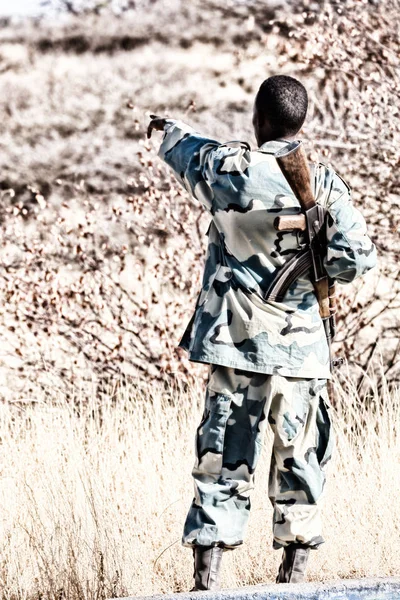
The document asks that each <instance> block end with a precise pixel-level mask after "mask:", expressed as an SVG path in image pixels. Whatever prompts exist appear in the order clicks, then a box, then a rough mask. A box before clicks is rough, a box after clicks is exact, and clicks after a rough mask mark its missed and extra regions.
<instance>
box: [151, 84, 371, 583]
mask: <svg viewBox="0 0 400 600" xmlns="http://www.w3.org/2000/svg"><path fill="white" fill-rule="evenodd" d="M307 105H308V98H307V92H306V90H305V88H304V86H303V85H302V84H301V83H300V82H299V81H297V80H296V79H294V78H292V77H288V76H283V75H279V76H275V77H270V78H269V79H267V80H265V81H264V82H263V83H262V85H261V87H260V89H259V91H258V93H257V96H256V98H255V103H254V113H253V126H254V132H255V137H256V140H257V144H258V148H257V149H255V150H251V148H250V146H249V145H248V144H247V143H246V142H229V143H225V144H221V143H219V142H217V141H215V140H212V139H209V138H207V137H204V136H203V135H200V134H198V133H196V132H195V130H194V129H192V127H190V126H189V125H186V124H185V123H183V122H181V121H176V120H174V119H168V118H167V119H163V118H159V117H153V118H152V120H151V122H150V124H149V128H148V137H150V136H151V133H152V130H153V129H156V130H161V131H164V137H163V141H162V143H161V147H160V150H159V156H160V157H161V158H162V159H164V161H165V162H166V163H167V164H168V165H169V166H170V167H171V168H172V169H173V171H174V173H175V175H176V177H177V178H178V180H179V181H180V183H181V184H182V185H183V186H184V187H185V188H186V190H187V191H188V192H190V193H191V194H192V195H193V196H194V197H195V198H196V199H197V200H198V201H199V202H201V203H202V205H203V206H204V208H205V209H206V210H207V211H208V212H209V214H210V217H211V222H210V226H209V229H208V232H207V235H208V249H207V255H206V262H205V269H204V277H203V283H202V289H201V292H200V294H199V297H198V299H197V303H196V307H195V311H194V314H193V317H192V319H191V320H190V323H189V325H188V327H187V329H186V331H185V333H184V335H183V337H182V339H181V341H180V344H179V346H180V347H181V348H184V349H185V350H187V351H188V353H189V357H190V359H191V360H193V361H198V362H203V363H208V364H209V377H208V383H207V389H206V396H205V406H204V412H203V416H202V419H201V422H200V424H199V426H198V428H197V434H196V461H195V465H194V468H193V472H192V475H193V478H194V489H195V495H194V499H193V502H192V504H191V507H190V510H189V512H188V515H187V518H186V522H185V525H184V531H183V538H182V543H183V545H184V546H187V547H191V548H192V549H193V555H194V564H195V573H194V577H195V583H194V587H193V590H217V589H219V579H220V565H221V558H222V553H223V551H226V550H228V549H233V548H236V547H237V546H239V545H240V544H242V543H243V539H244V535H245V530H246V525H247V521H248V518H249V511H250V492H251V490H252V488H253V487H254V471H255V468H256V465H257V460H258V457H259V455H260V451H261V447H262V439H263V433H264V430H265V427H266V424H267V422H268V423H269V425H270V427H271V428H272V430H273V434H274V441H273V448H272V457H271V465H270V477H269V498H270V500H271V502H272V505H273V509H274V511H273V547H274V548H283V557H282V563H281V565H280V568H279V573H278V576H277V582H292V583H297V582H300V581H302V580H303V578H304V573H305V569H306V565H307V560H308V555H309V551H310V549H315V548H318V547H319V546H320V544H322V543H323V541H324V540H323V538H322V535H321V518H320V509H321V497H322V492H323V489H324V485H325V478H326V465H327V463H328V461H329V460H330V458H331V454H332V446H333V437H332V425H331V419H330V416H329V412H330V410H329V409H330V404H329V399H328V394H327V379H329V378H330V377H331V372H330V358H329V349H328V344H327V339H326V336H325V332H324V327H323V324H322V320H321V317H320V314H319V307H318V301H317V298H316V295H315V293H314V288H313V284H312V281H311V279H310V276H309V275H306V276H303V277H301V278H299V279H297V280H296V281H295V282H294V283H293V284H292V285H291V287H290V288H289V290H288V292H287V294H286V296H285V297H284V299H283V301H282V302H275V301H270V300H265V299H264V297H263V292H265V290H266V289H267V288H268V285H269V283H270V282H271V280H272V278H273V277H274V275H275V274H276V272H277V270H279V269H281V268H282V267H283V265H285V263H286V262H287V261H288V260H289V259H290V258H292V257H293V256H294V255H295V254H296V253H298V252H299V251H300V250H301V249H302V248H303V247H304V243H305V237H304V232H299V231H283V232H278V231H276V230H275V228H274V220H275V218H276V216H277V215H287V214H291V215H293V214H298V213H299V212H300V205H299V202H298V200H297V199H296V197H295V196H294V194H293V192H292V190H291V189H290V187H289V185H288V183H287V181H286V179H285V177H284V176H283V174H282V172H281V171H280V169H279V166H278V164H277V161H276V159H275V158H274V154H275V153H276V152H277V151H278V150H280V149H282V148H284V147H285V146H286V145H287V144H288V143H289V142H290V141H292V140H293V139H294V138H295V136H296V135H297V134H298V132H299V131H300V129H301V127H302V125H303V122H304V119H305V116H306V112H307ZM311 173H312V184H313V189H314V195H315V199H316V201H317V202H318V203H319V204H321V205H322V206H323V207H324V208H325V209H326V211H327V213H326V214H327V218H326V221H325V233H326V241H327V244H326V254H325V257H324V267H325V270H326V272H327V273H328V275H329V276H330V277H332V278H333V279H335V280H336V281H338V282H339V283H343V284H345V283H349V282H351V281H353V280H354V279H355V278H356V277H359V276H360V275H363V274H364V273H365V272H366V271H368V270H369V269H371V268H372V267H373V266H374V265H375V262H376V251H375V246H374V244H373V243H372V242H371V240H370V239H369V237H368V236H367V233H366V226H365V221H364V218H363V217H362V215H361V213H360V212H359V211H358V210H357V209H356V208H355V207H354V206H353V204H352V202H351V194H350V189H349V187H348V186H347V184H346V183H345V182H344V181H343V180H342V179H341V178H340V177H339V176H338V175H337V174H336V173H335V172H334V170H333V169H332V168H331V167H329V166H325V165H322V164H316V165H312V166H311Z"/></svg>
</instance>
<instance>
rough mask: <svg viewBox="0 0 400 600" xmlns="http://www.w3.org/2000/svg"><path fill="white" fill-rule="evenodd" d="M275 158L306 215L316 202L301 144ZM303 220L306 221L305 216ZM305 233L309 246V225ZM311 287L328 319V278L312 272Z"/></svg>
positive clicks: (287, 147)
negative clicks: (312, 286)
mask: <svg viewBox="0 0 400 600" xmlns="http://www.w3.org/2000/svg"><path fill="white" fill-rule="evenodd" d="M275 158H276V160H277V162H278V165H279V167H280V169H281V171H282V173H283V175H284V176H285V178H286V180H287V182H288V184H289V186H290V188H291V189H292V191H293V193H294V195H295V196H296V198H297V199H298V201H299V202H300V206H301V208H302V210H303V212H304V213H307V211H309V210H310V209H312V208H314V207H315V205H316V202H315V198H314V194H313V190H312V187H311V173H310V168H309V166H308V160H307V156H306V153H305V150H304V147H303V145H302V143H301V142H298V141H296V142H291V143H290V144H289V146H286V147H285V148H283V149H282V150H280V151H278V152H277V153H276V154H275ZM305 218H306V221H307V215H306V217H305ZM282 219H283V217H282ZM321 225H322V223H318V226H321ZM281 230H282V229H281ZM306 231H307V234H308V242H309V244H310V246H311V244H312V232H311V231H310V223H307V227H306ZM313 285H314V290H315V293H316V296H317V299H318V303H319V311H320V315H321V318H322V319H329V317H330V316H331V314H332V310H331V308H330V302H329V296H330V294H329V281H328V276H327V275H326V274H321V273H319V274H318V273H315V272H314V277H313ZM331 295H332V288H331ZM332 309H333V306H332Z"/></svg>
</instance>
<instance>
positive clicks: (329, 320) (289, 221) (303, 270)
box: [264, 141, 343, 367]
mask: <svg viewBox="0 0 400 600" xmlns="http://www.w3.org/2000/svg"><path fill="white" fill-rule="evenodd" d="M275 158H276V160H277V162H278V165H279V167H280V169H281V171H282V173H283V175H284V176H285V178H286V180H287V182H288V184H289V185H290V187H291V189H292V191H293V193H294V195H295V196H296V198H297V199H298V201H299V202H300V206H301V209H302V212H301V213H300V214H298V215H282V216H280V217H277V218H276V219H275V222H274V226H275V229H277V230H278V231H290V230H293V229H298V230H301V231H305V232H306V239H307V244H306V246H305V248H303V249H302V250H301V251H300V252H299V253H298V254H297V255H296V256H294V257H293V258H292V259H291V260H289V261H288V262H287V263H286V265H285V266H284V267H283V268H282V269H280V270H279V271H278V273H277V275H276V277H275V278H274V280H273V281H272V283H271V284H270V286H269V288H268V289H267V291H266V292H265V295H264V299H265V300H276V301H278V302H279V301H282V300H283V298H284V296H285V294H286V292H287V290H288V289H289V287H290V286H291V284H292V283H293V282H294V281H295V280H296V279H298V278H299V277H301V276H303V275H305V274H307V273H310V275H311V280H312V283H313V286H314V291H315V294H316V296H317V299H318V304H319V312H320V315H321V318H322V322H323V324H324V329H325V335H326V339H327V342H328V347H329V359H330V365H331V367H332V366H337V365H338V364H341V363H342V362H343V359H336V360H333V359H332V355H331V342H332V339H333V338H334V336H335V333H336V323H335V315H336V289H335V281H334V280H333V279H331V278H330V277H329V276H328V275H327V273H326V271H325V269H324V265H323V258H324V255H325V252H326V239H325V235H324V223H325V212H326V211H325V209H324V208H323V207H322V206H321V205H319V204H317V203H316V201H315V198H314V194H313V191H312V188H311V181H310V180H311V175H310V168H309V166H308V161H307V156H306V153H305V151H304V148H303V146H302V143H301V142H299V141H295V142H291V143H290V144H289V146H285V148H283V149H282V150H279V151H278V152H277V153H276V154H275Z"/></svg>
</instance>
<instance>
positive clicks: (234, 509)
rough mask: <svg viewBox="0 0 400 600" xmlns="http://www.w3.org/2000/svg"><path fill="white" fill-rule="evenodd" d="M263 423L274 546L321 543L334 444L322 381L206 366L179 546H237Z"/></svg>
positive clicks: (326, 396)
mask: <svg viewBox="0 0 400 600" xmlns="http://www.w3.org/2000/svg"><path fill="white" fill-rule="evenodd" d="M267 421H268V423H269V424H270V426H271V428H272V431H273V434H274V442H273V448H272V457H271V465H270V475H269V498H270V501H271V502H272V505H273V507H274V513H273V538H274V541H273V546H274V548H281V547H283V546H286V545H287V544H289V543H292V542H298V543H299V542H300V543H302V544H306V545H308V546H310V547H312V548H316V547H318V546H319V545H320V544H321V543H323V541H324V540H323V538H322V536H321V519H320V509H321V506H320V504H321V502H320V500H321V495H322V492H323V488H324V484H325V465H326V463H327V462H328V461H329V459H330V458H331V453H332V446H333V437H332V427H331V421H330V417H329V404H328V395H327V387H326V380H325V379H300V378H295V377H282V376H280V375H266V374H262V373H254V372H250V371H242V370H239V369H233V368H228V367H222V366H217V365H210V374H209V380H208V384H207V390H206V398H205V407H204V413H203V417H202V420H201V422H200V425H199V427H198V428H197V434H196V461H195V465H194V468H193V471H192V475H193V478H194V488H195V497H194V499H193V502H192V505H191V507H190V510H189V513H188V515H187V518H186V522H185V525H184V532H183V538H182V544H183V545H184V546H193V545H196V544H200V545H204V546H208V545H216V544H221V545H223V546H225V547H227V548H234V547H235V546H238V545H240V544H242V543H243V538H244V534H245V530H246V526H247V521H248V518H249V511H250V497H249V495H250V491H251V490H252V489H253V487H254V471H255V468H256V465H257V461H258V458H259V456H260V452H261V447H262V439H263V434H264V431H265V427H266V423H267Z"/></svg>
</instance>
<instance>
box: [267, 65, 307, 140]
mask: <svg viewBox="0 0 400 600" xmlns="http://www.w3.org/2000/svg"><path fill="white" fill-rule="evenodd" d="M307 107H308V96H307V91H306V89H305V87H304V86H303V84H301V83H300V81H298V80H297V79H294V77H289V76H288V75H275V76H274V77H269V78H268V79H266V80H265V81H263V83H262V84H261V86H260V89H259V90H258V93H257V96H256V100H255V108H256V111H257V116H258V123H259V127H261V128H262V127H268V129H269V130H270V132H271V133H272V134H273V135H274V137H285V136H294V135H296V133H298V132H299V131H300V129H301V127H302V125H303V123H304V120H305V118H306V114H307Z"/></svg>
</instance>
